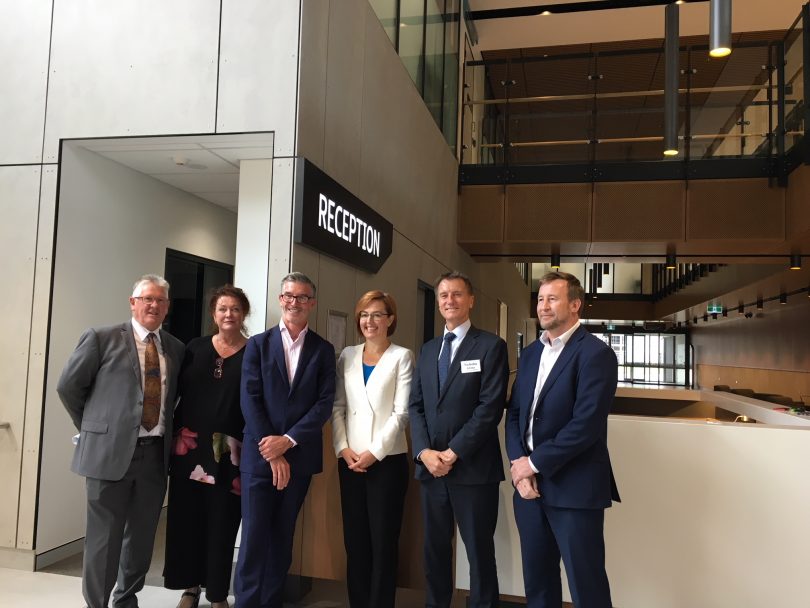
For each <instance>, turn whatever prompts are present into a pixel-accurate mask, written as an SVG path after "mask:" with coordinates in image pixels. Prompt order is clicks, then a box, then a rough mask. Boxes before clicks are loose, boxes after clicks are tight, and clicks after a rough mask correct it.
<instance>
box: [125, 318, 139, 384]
mask: <svg viewBox="0 0 810 608" xmlns="http://www.w3.org/2000/svg"><path fill="white" fill-rule="evenodd" d="M121 339H122V340H123V341H124V344H125V345H126V348H127V354H128V355H129V362H130V363H131V364H132V372H133V373H134V374H135V378H136V379H137V380H138V386H140V387H141V388H143V381H142V380H141V360H140V359H139V358H138V347H137V346H135V331H134V330H133V329H132V323H131V322H130V323H124V324H123V325H122V326H121Z"/></svg>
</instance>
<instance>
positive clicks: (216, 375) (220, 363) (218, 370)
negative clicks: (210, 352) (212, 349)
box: [214, 357, 225, 380]
mask: <svg viewBox="0 0 810 608" xmlns="http://www.w3.org/2000/svg"><path fill="white" fill-rule="evenodd" d="M214 365H215V366H216V367H214V378H216V379H217V380H219V379H220V378H222V366H223V365H225V359H223V358H222V357H217V358H216V359H214Z"/></svg>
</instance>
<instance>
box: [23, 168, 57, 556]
mask: <svg viewBox="0 0 810 608" xmlns="http://www.w3.org/2000/svg"><path fill="white" fill-rule="evenodd" d="M56 179H57V168H56V165H46V166H45V167H43V170H42V181H41V188H40V195H39V213H38V221H37V245H36V247H37V248H36V263H35V266H34V284H33V287H34V294H33V298H32V304H33V309H32V311H31V338H30V347H29V354H28V380H27V390H26V396H25V433H24V435H23V455H22V468H21V474H20V508H19V512H18V516H17V548H18V549H28V550H30V549H33V548H34V529H35V526H36V523H35V522H36V513H37V510H36V503H37V481H38V479H39V454H40V445H39V437H40V432H41V430H42V405H43V396H44V395H43V390H44V380H45V351H46V349H47V344H48V311H49V310H50V306H51V268H52V261H53V258H52V255H53V229H54V221H55V219H56Z"/></svg>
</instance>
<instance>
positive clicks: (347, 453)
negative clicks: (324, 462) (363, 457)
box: [340, 448, 360, 469]
mask: <svg viewBox="0 0 810 608" xmlns="http://www.w3.org/2000/svg"><path fill="white" fill-rule="evenodd" d="M340 457H341V458H342V459H343V460H345V461H346V464H347V465H349V468H350V469H351V468H352V465H353V464H354V463H355V462H357V461H358V460H359V459H360V456H359V455H358V454H357V452H355V451H354V450H353V449H351V448H343V449H342V450H341V451H340Z"/></svg>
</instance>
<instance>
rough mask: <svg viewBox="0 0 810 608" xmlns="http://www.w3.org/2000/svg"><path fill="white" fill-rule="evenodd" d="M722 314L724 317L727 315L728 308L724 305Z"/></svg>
mask: <svg viewBox="0 0 810 608" xmlns="http://www.w3.org/2000/svg"><path fill="white" fill-rule="evenodd" d="M723 316H724V317H727V316H728V308H726V307H725V306H724V307H723Z"/></svg>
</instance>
